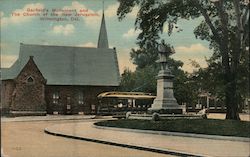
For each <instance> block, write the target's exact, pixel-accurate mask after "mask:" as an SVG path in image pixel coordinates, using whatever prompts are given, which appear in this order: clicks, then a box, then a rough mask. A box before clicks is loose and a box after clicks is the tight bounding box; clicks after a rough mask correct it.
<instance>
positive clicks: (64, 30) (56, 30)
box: [52, 24, 75, 36]
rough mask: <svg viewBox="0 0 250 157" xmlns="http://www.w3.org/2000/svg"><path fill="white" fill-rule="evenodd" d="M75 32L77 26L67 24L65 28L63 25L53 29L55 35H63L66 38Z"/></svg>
mask: <svg viewBox="0 0 250 157" xmlns="http://www.w3.org/2000/svg"><path fill="white" fill-rule="evenodd" d="M74 31H75V26H74V25H72V24H67V25H65V26H63V25H57V26H54V27H53V29H52V32H53V33H55V34H63V35H65V36H68V35H69V34H72V33H74Z"/></svg>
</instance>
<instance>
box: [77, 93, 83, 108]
mask: <svg viewBox="0 0 250 157" xmlns="http://www.w3.org/2000/svg"><path fill="white" fill-rule="evenodd" d="M78 104H79V105H83V104H84V101H83V92H82V91H80V92H79V93H78Z"/></svg>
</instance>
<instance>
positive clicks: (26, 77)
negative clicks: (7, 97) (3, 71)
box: [10, 57, 46, 115]
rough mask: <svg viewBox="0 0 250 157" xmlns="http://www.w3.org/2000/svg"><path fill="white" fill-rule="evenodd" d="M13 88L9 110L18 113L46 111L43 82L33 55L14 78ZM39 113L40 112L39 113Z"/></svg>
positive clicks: (44, 82) (44, 81)
mask: <svg viewBox="0 0 250 157" xmlns="http://www.w3.org/2000/svg"><path fill="white" fill-rule="evenodd" d="M14 83H15V89H14V91H13V93H12V102H11V105H10V110H11V111H10V112H12V113H15V114H18V112H20V114H22V115H23V114H25V113H26V112H27V114H32V112H34V113H38V112H42V113H46V103H45V84H46V80H45V79H44V77H43V76H42V74H41V72H40V71H39V69H38V67H37V66H36V64H35V62H34V61H33V57H30V59H29V61H28V63H27V64H26V65H25V66H24V68H23V69H22V70H21V72H20V73H19V75H18V76H17V77H16V79H15V80H14ZM39 115H40V114H39Z"/></svg>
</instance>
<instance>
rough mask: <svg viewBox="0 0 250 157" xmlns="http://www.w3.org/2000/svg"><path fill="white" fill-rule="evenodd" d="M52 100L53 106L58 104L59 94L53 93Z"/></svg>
mask: <svg viewBox="0 0 250 157" xmlns="http://www.w3.org/2000/svg"><path fill="white" fill-rule="evenodd" d="M52 99H53V101H52V102H53V104H58V102H59V92H54V93H53V95H52Z"/></svg>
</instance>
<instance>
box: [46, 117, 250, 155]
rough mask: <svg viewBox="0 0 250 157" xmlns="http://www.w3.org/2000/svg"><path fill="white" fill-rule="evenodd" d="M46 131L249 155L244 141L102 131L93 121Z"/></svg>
mask: <svg viewBox="0 0 250 157" xmlns="http://www.w3.org/2000/svg"><path fill="white" fill-rule="evenodd" d="M47 130H48V131H49V132H51V133H57V134H63V135H69V136H76V137H83V138H87V139H95V140H101V141H107V142H114V143H121V144H127V145H133V146H142V147H151V148H159V149H161V150H162V149H163V150H172V151H176V152H184V153H185V152H186V153H188V154H194V155H200V156H219V157H229V156H230V157H247V156H249V155H250V150H249V149H250V148H249V143H248V142H239V141H227V140H214V139H205V138H193V137H180V136H168V135H158V134H147V133H138V132H127V131H120V130H117V129H116V130H110V129H108V130H107V129H104V130H103V129H97V128H94V127H93V122H85V123H81V122H79V123H74V124H72V123H65V124H57V125H53V126H50V127H48V128H47Z"/></svg>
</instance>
